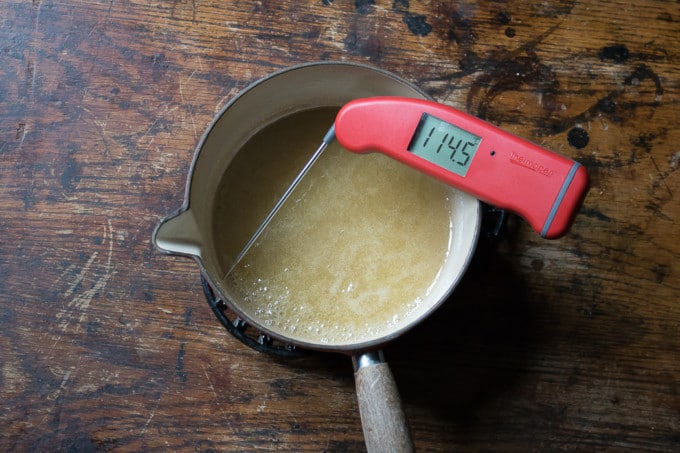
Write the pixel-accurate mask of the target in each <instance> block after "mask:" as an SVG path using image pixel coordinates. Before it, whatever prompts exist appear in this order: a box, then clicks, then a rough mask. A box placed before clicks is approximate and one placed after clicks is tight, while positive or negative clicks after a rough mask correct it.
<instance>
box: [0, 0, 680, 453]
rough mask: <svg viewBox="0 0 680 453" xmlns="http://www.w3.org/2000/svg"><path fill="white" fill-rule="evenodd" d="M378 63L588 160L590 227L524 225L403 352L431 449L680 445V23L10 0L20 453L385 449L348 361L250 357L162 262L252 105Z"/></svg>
mask: <svg viewBox="0 0 680 453" xmlns="http://www.w3.org/2000/svg"><path fill="white" fill-rule="evenodd" d="M317 60H345V61H354V62H362V63H368V64H372V65H375V66H378V67H380V68H383V69H386V70H389V71H393V72H394V73H396V74H399V75H401V76H403V77H404V78H406V79H408V80H410V81H412V82H414V83H415V84H417V85H419V86H420V87H422V88H423V89H424V90H426V91H427V92H428V93H430V94H431V95H432V96H433V97H435V98H436V99H437V100H439V101H442V102H445V103H447V104H450V105H453V106H456V107H458V108H461V109H463V110H467V111H469V112H471V113H473V114H475V115H477V116H479V117H482V118H484V119H487V120H489V121H491V122H493V123H495V124H498V125H500V126H501V127H504V128H506V129H508V130H510V131H513V132H515V133H517V134H520V135H522V136H524V137H527V138H529V139H531V140H534V141H536V142H539V143H541V144H543V145H545V146H546V147H548V148H551V149H553V150H555V151H557V152H559V153H562V154H564V155H567V156H569V157H571V158H573V159H576V160H578V161H579V162H581V163H583V164H584V165H585V166H586V167H587V169H588V171H589V173H590V176H591V179H592V189H591V191H590V193H589V195H588V197H587V199H586V201H585V204H584V207H583V210H582V212H581V214H580V216H579V217H578V219H577V221H576V223H575V225H574V227H573V229H572V231H571V233H570V234H569V235H568V236H567V237H565V238H563V239H560V240H556V241H546V240H542V239H540V238H539V237H538V236H537V235H535V234H534V233H533V232H532V231H531V230H530V229H529V227H528V226H527V224H526V223H524V222H523V221H521V220H519V219H517V218H515V217H511V218H510V219H509V221H508V223H507V225H506V226H505V228H504V230H503V234H502V236H501V237H500V238H498V239H495V240H490V239H486V238H485V239H482V241H481V243H480V247H479V250H478V253H477V255H476V259H475V262H474V263H473V266H472V267H471V269H470V270H469V272H468V274H467V276H466V278H465V281H464V282H463V283H462V284H461V286H460V288H459V289H458V290H457V291H456V293H455V294H454V296H453V297H452V299H451V300H450V301H449V302H448V303H447V304H445V305H444V307H443V308H442V309H441V310H440V311H438V312H437V313H436V315H434V316H432V317H431V318H429V319H428V320H427V321H426V322H425V323H424V324H422V325H420V326H419V327H417V328H416V329H413V330H412V331H411V332H409V333H408V334H407V335H405V336H404V337H402V338H401V339H400V340H398V341H397V342H395V343H393V344H391V345H390V346H389V347H388V348H387V349H386V354H387V356H388V358H389V359H390V362H391V365H392V368H393V371H394V374H395V375H396V378H397V381H398V383H399V386H400V389H401V392H402V398H403V400H404V405H405V410H406V413H407V416H408V418H409V420H410V424H411V428H412V431H413V436H414V440H415V443H416V446H417V448H418V449H419V450H420V451H454V450H460V451H521V452H525V451H531V450H536V451H555V450H567V451H575V450H582V451H621V450H627V449H629V450H631V451H641V450H646V451H678V450H680V360H679V359H680V356H679V352H678V351H679V349H680V300H679V299H680V297H679V296H680V269H679V267H678V259H679V257H680V256H679V254H680V228H679V227H678V222H679V221H680V220H679V216H680V202H679V200H678V193H680V171H678V167H679V166H680V128H678V121H679V119H680V4H678V2H674V1H666V2H660V1H651V0H639V1H637V2H620V1H612V2H595V1H592V2H575V1H570V0H559V1H556V2H520V1H514V0H509V1H505V2H472V1H463V2H445V1H435V0H432V1H428V0H423V1H411V2H409V1H408V0H394V1H392V0H390V1H380V0H376V1H373V0H357V1H353V2H351V1H343V0H335V1H334V0H315V1H311V0H307V1H292V0H281V1H276V2H274V1H269V0H261V1H216V0H191V1H188V0H184V1H180V0H177V1H158V0H143V1H142V0H107V1H103V0H72V1H68V0H33V1H28V0H26V1H20V0H5V1H3V2H2V3H1V4H0V181H1V184H0V232H1V235H0V278H1V281H2V283H1V285H2V286H1V289H0V362H1V367H0V428H1V429H0V450H3V451H8V450H33V451H35V450H38V451H56V450H73V451H90V450H122V451H127V450H137V451H139V450H143V451H146V450H156V451H158V450H162V451H168V450H226V451H254V450H277V449H282V450H289V451H361V450H363V449H364V444H363V436H362V432H361V425H360V421H359V416H358V412H357V403H356V401H355V393H354V384H353V378H352V368H351V364H350V361H349V359H348V358H346V357H343V356H341V355H328V354H311V355H309V356H307V357H304V358H301V359H295V360H283V359H276V358H272V357H269V356H267V355H263V354H261V353H258V352H255V351H253V350H250V349H249V348H247V347H246V346H244V345H242V344H241V343H240V342H238V341H237V340H235V339H234V338H232V337H231V336H230V335H229V334H228V333H227V332H226V331H225V330H224V329H223V328H222V326H221V325H220V324H219V323H218V322H217V320H216V319H215V317H214V316H213V314H212V312H211V310H210V308H209V306H208V305H207V303H206V302H205V298H204V294H203V291H202V288H201V281H200V276H199V273H198V269H197V267H196V265H195V264H194V263H193V262H192V261H191V260H187V259H182V258H173V257H168V256H164V255H161V254H160V253H158V252H157V251H156V250H155V249H154V247H153V245H152V243H151V236H152V232H153V229H154V228H155V226H156V225H157V224H158V222H159V220H160V219H161V218H162V217H164V216H165V215H167V214H168V213H169V212H171V211H172V210H174V209H175V208H177V207H179V206H180V204H181V203H182V199H183V195H184V185H185V181H186V177H187V174H188V170H189V166H190V164H191V161H192V155H193V152H194V148H195V146H196V145H197V143H198V141H199V138H200V137H201V134H202V133H203V131H204V130H205V128H206V127H207V125H208V124H209V123H210V121H211V119H212V118H213V117H214V115H215V114H216V113H217V112H218V111H219V110H220V109H221V108H222V107H223V106H224V105H225V104H226V103H227V102H228V101H229V100H230V99H232V98H233V97H234V96H235V95H236V93H238V92H239V91H240V90H242V89H243V88H245V87H246V86H247V85H248V84H249V83H251V82H253V81H255V80H257V79H258V78H260V77H262V76H265V75H267V74H268V73H271V72H272V71H275V70H278V69H281V68H284V67H287V66H291V65H294V64H298V63H303V62H309V61H317Z"/></svg>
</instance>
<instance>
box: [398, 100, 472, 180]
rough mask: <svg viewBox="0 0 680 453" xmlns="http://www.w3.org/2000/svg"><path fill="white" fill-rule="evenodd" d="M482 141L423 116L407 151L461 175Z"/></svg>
mask: <svg viewBox="0 0 680 453" xmlns="http://www.w3.org/2000/svg"><path fill="white" fill-rule="evenodd" d="M481 141H482V138H481V137H479V136H478V135H475V134H473V133H471V132H468V131H466V130H465V129H461V128H460V127H458V126H454V125H453V124H450V123H447V122H446V121H443V120H440V119H439V118H437V117H435V116H432V115H429V114H427V113H423V116H422V117H421V118H420V122H419V123H418V127H417V128H416V131H415V133H414V134H413V137H412V138H411V142H410V143H409V146H408V148H407V149H408V150H409V151H411V152H412V153H413V154H415V155H416V156H419V157H422V158H423V159H426V160H428V161H430V162H432V163H433V164H435V165H439V166H440V167H444V168H446V169H447V170H449V171H452V172H454V173H456V174H458V175H460V176H465V175H466V174H467V171H468V168H470V164H471V163H472V159H473V158H474V156H475V153H476V152H477V150H478V149H479V144H480V143H481Z"/></svg>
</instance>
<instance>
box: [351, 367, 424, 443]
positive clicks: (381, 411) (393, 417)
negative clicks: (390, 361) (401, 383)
mask: <svg viewBox="0 0 680 453" xmlns="http://www.w3.org/2000/svg"><path fill="white" fill-rule="evenodd" d="M354 379H355V381H356V386H357V398H358V400H359V413H360V414H361V424H362V427H363V430H364V439H365V442H366V449H367V450H368V452H369V453H375V452H413V451H414V446H413V440H412V439H411V432H410V431H409V427H408V423H407V422H406V415H405V414H404V410H403V409H402V407H401V398H399V392H398V391H397V385H396V383H395V381H394V376H393V375H392V372H391V371H390V368H389V366H388V365H387V363H378V364H372V365H369V366H364V367H361V368H359V369H358V370H357V371H356V372H355V373H354Z"/></svg>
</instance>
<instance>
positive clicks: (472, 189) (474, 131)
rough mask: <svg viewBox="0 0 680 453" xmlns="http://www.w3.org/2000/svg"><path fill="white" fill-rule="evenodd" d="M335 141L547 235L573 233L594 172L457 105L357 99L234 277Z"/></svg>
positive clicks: (261, 228) (341, 115)
mask: <svg viewBox="0 0 680 453" xmlns="http://www.w3.org/2000/svg"><path fill="white" fill-rule="evenodd" d="M335 139H337V140H338V142H339V143H340V144H341V145H342V146H343V147H344V148H345V149H347V150H348V151H352V152H355V153H368V152H380V153H383V154H385V155H387V156H389V157H391V158H393V159H396V160H398V161H400V162H402V163H404V164H406V165H408V166H410V167H413V168H415V169H416V170H419V171H421V172H423V173H425V174H428V175H430V176H433V177H435V178H437V179H439V180H441V181H443V182H445V183H446V184H449V185H451V186H453V187H455V188H457V189H460V190H462V191H463V192H467V193H469V194H471V195H473V196H475V197H477V198H478V199H480V200H482V201H484V202H486V203H488V204H491V205H493V206H495V207H498V208H501V209H506V210H508V211H512V212H514V213H516V214H518V215H520V216H521V217H523V218H524V219H525V220H526V221H527V222H528V223H529V225H531V227H532V228H533V229H534V230H535V231H536V232H537V233H539V234H540V235H541V236H542V237H544V238H547V239H555V238H558V237H560V236H563V235H564V234H566V233H567V231H568V230H569V228H570V227H571V224H572V222H573V220H574V217H575V216H576V214H577V213H578V210H579V208H580V206H581V203H582V202H583V199H584V198H585V195H586V193H587V191H588V173H587V172H586V170H585V168H584V167H583V166H582V165H581V164H579V163H578V162H575V161H573V160H571V159H568V158H566V157H564V156H560V155H558V154H555V153H553V152H551V151H548V150H547V149H544V148H541V147H540V146H538V145H536V144H534V143H531V142H529V141H527V140H524V139H523V138H520V137H518V136H516V135H513V134H511V133H509V132H507V131H504V130H502V129H499V128H497V127H496V126H493V125H492V124H489V123H487V122H485V121H482V120H480V119H478V118H475V117H474V116H471V115H468V114H467V113H464V112H461V111H459V110H456V109H454V108H452V107H448V106H445V105H443V104H439V103H436V102H432V101H425V100H420V99H412V98H401V97H373V98H364V99H357V100H354V101H350V102H349V103H347V104H345V105H344V106H343V107H342V108H341V109H340V111H339V112H338V114H337V116H336V118H335V122H334V124H333V126H332V127H331V129H330V130H329V131H328V133H327V134H326V135H325V136H324V138H323V140H322V143H321V146H319V148H318V149H317V150H316V151H315V152H314V154H313V155H312V157H311V159H310V160H309V161H308V162H307V164H306V165H305V166H304V168H303V169H302V171H300V173H299V174H298V175H297V176H296V177H295V179H294V180H293V182H292V183H291V185H290V186H289V187H288V189H287V190H286V191H285V193H284V194H283V196H282V197H281V198H280V199H279V201H278V202H277V203H276V205H275V206H274V208H273V209H272V210H271V211H270V212H269V214H268V215H267V217H266V218H265V220H264V221H263V222H262V224H261V225H260V226H259V227H258V229H257V230H256V231H255V233H253V235H252V236H251V238H250V240H249V241H248V243H246V245H245V246H244V247H243V249H242V250H241V252H240V253H239V255H238V256H237V257H236V260H235V261H234V264H233V265H232V267H231V268H230V269H229V272H228V273H227V275H228V274H230V273H231V271H232V270H233V269H234V268H235V267H236V265H237V264H238V263H239V262H240V261H241V259H242V258H243V256H244V255H245V254H246V253H247V252H248V250H249V249H250V247H251V246H252V245H253V244H254V243H255V241H256V240H257V239H258V237H259V236H260V234H261V233H262V232H263V231H264V229H265V228H266V227H267V225H268V224H269V222H270V221H271V219H272V218H273V217H274V215H275V214H276V212H278V210H279V209H280V208H281V206H282V205H283V203H284V202H285V201H286V199H288V197H289V196H290V194H291V193H292V192H293V190H294V189H295V187H296V186H297V185H298V183H299V182H300V181H301V180H302V178H303V177H304V176H305V175H306V174H307V172H308V171H309V169H310V168H311V167H312V165H313V164H314V162H316V160H317V159H318V158H319V157H320V156H321V154H322V153H323V151H324V150H325V149H326V147H327V146H328V145H329V144H330V143H332V142H333V140H335Z"/></svg>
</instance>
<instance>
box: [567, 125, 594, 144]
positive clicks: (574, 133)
mask: <svg viewBox="0 0 680 453" xmlns="http://www.w3.org/2000/svg"><path fill="white" fill-rule="evenodd" d="M567 141H568V142H569V146H573V147H574V148H576V149H582V148H585V147H586V146H588V142H589V141H590V136H589V135H588V131H586V130H585V129H583V128H581V127H574V128H572V129H571V130H570V131H569V133H568V134H567Z"/></svg>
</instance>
